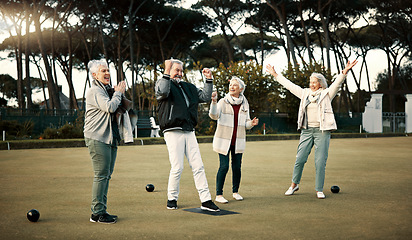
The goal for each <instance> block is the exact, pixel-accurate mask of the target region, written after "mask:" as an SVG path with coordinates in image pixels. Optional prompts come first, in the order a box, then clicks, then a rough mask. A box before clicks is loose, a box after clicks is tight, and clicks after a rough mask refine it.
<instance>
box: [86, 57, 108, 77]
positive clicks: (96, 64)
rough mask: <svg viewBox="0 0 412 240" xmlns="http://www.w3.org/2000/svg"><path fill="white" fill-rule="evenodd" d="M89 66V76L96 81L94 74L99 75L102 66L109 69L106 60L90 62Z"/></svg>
mask: <svg viewBox="0 0 412 240" xmlns="http://www.w3.org/2000/svg"><path fill="white" fill-rule="evenodd" d="M87 66H88V68H89V74H90V76H91V78H92V79H94V77H93V73H97V72H98V71H99V67H100V66H103V67H107V68H108V66H107V62H106V61H105V60H90V61H89V63H88V64H87Z"/></svg>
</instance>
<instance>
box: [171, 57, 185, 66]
mask: <svg viewBox="0 0 412 240" xmlns="http://www.w3.org/2000/svg"><path fill="white" fill-rule="evenodd" d="M170 61H171V62H172V66H170V68H172V67H173V64H180V65H181V66H182V67H183V62H182V61H180V60H178V59H170Z"/></svg>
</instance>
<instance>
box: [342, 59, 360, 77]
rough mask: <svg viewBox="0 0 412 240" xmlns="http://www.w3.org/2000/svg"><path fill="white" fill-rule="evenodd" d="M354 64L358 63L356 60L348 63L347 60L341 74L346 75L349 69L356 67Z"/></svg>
mask: <svg viewBox="0 0 412 240" xmlns="http://www.w3.org/2000/svg"><path fill="white" fill-rule="evenodd" d="M356 63H358V60H356V59H355V60H353V62H350V60H348V62H347V63H346V67H345V69H343V70H342V73H343V74H347V73H348V71H349V70H351V68H352V67H353V66H355V65H356Z"/></svg>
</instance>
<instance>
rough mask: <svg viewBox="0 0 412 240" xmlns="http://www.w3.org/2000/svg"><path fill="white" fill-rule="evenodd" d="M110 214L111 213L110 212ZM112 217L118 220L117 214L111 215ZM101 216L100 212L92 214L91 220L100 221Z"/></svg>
mask: <svg viewBox="0 0 412 240" xmlns="http://www.w3.org/2000/svg"><path fill="white" fill-rule="evenodd" d="M107 214H109V213H107ZM109 215H110V214H109ZM110 216H111V217H112V218H114V219H116V220H117V215H110ZM99 217H100V215H99V214H92V216H91V217H90V222H97V221H99Z"/></svg>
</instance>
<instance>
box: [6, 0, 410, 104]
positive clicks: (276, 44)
mask: <svg viewBox="0 0 412 240" xmlns="http://www.w3.org/2000/svg"><path fill="white" fill-rule="evenodd" d="M411 12H412V2H410V1H408V0H339V1H338V0H267V1H259V0H199V1H197V2H195V3H194V4H193V5H192V6H191V7H190V8H188V9H186V8H183V7H180V1H178V0H116V1H114V0H91V1H83V0H30V1H29V0H3V1H1V3H0V14H1V18H2V20H3V21H4V22H5V23H6V24H7V25H8V26H9V29H8V31H9V35H10V37H8V38H7V39H5V40H4V41H3V43H2V44H1V45H0V50H2V51H5V50H7V51H11V54H10V55H9V57H11V58H14V59H15V62H16V71H17V79H16V80H17V81H15V82H17V84H15V85H13V84H12V85H13V86H10V83H9V82H10V78H9V77H7V76H4V75H2V76H0V81H1V84H0V87H1V91H2V92H3V95H5V93H6V92H8V90H7V89H15V91H13V92H14V93H9V95H7V94H6V96H7V97H16V98H17V100H18V106H19V108H27V109H32V108H33V101H32V98H31V94H32V89H33V88H36V89H43V92H45V89H47V91H48V93H49V98H50V101H48V102H46V101H45V104H47V105H46V108H48V109H60V108H61V106H60V99H59V89H58V87H59V82H58V80H59V81H61V79H57V71H58V69H60V70H61V71H62V72H63V73H64V76H65V78H66V79H65V81H67V84H68V86H69V92H70V94H69V99H70V108H71V109H79V108H82V105H80V104H79V103H78V99H80V98H79V96H80V95H81V98H83V99H84V96H85V92H84V91H83V92H82V93H76V92H75V91H74V84H73V82H74V81H82V82H84V90H86V88H87V86H90V79H89V76H88V75H87V76H86V78H85V79H73V69H79V70H85V71H88V69H87V63H88V61H89V60H91V59H100V58H105V59H106V60H107V61H108V63H109V64H113V65H114V66H115V69H116V76H117V78H116V79H112V81H113V82H114V83H113V84H116V83H117V82H119V81H122V80H126V82H127V84H128V86H129V89H128V91H127V94H128V97H130V98H131V99H132V100H133V105H134V108H135V109H140V110H143V109H154V106H155V105H156V101H155V98H154V92H153V87H154V83H155V81H156V80H157V78H158V77H159V76H160V74H161V72H162V63H163V62H164V60H166V59H170V58H172V57H173V58H178V59H181V60H183V61H184V62H185V63H186V65H187V67H186V71H199V70H200V69H202V68H203V67H210V68H214V69H216V73H215V79H216V88H217V89H219V90H221V91H223V92H224V91H227V78H228V76H229V75H231V74H235V73H236V74H241V75H242V74H243V76H244V77H245V78H247V81H246V83H247V84H248V86H250V87H249V88H247V92H246V93H247V94H248V96H250V98H251V101H250V104H251V107H252V109H255V111H263V110H266V111H272V110H275V109H280V110H281V111H285V112H288V111H295V110H294V109H291V105H294V104H296V103H295V100H292V98H293V97H292V96H288V94H287V91H284V89H282V87H281V86H279V85H277V84H276V82H275V81H274V80H273V79H272V78H271V77H269V76H267V75H266V74H264V68H262V64H263V61H264V60H265V58H266V57H267V56H269V55H270V54H273V53H276V52H278V51H281V52H283V53H284V54H285V55H286V56H287V59H288V63H289V64H288V68H287V69H286V70H285V71H284V73H283V74H284V75H286V76H288V77H290V78H291V79H293V80H294V81H295V82H296V83H298V84H300V85H301V86H306V85H307V81H308V80H307V79H308V75H309V74H310V72H311V71H314V70H316V71H319V72H322V73H323V74H325V75H326V76H327V77H328V78H329V79H331V78H332V77H333V75H332V72H331V66H332V64H333V65H336V66H337V68H338V71H340V70H341V69H343V68H344V66H345V63H346V62H347V61H348V59H349V58H352V59H353V58H361V59H363V61H362V62H361V68H360V70H359V72H354V71H351V72H350V75H351V78H353V79H354V81H355V83H356V87H357V92H356V93H350V92H349V89H348V86H347V84H346V83H344V84H343V86H342V91H341V93H340V95H339V97H338V98H339V99H338V101H336V105H337V108H338V112H349V111H351V112H362V111H363V106H364V103H365V95H367V93H368V92H370V91H371V89H372V88H373V87H372V86H371V82H372V80H373V79H371V77H370V76H369V74H368V68H369V67H370V66H368V63H367V62H366V60H365V59H366V56H367V54H368V53H369V52H370V51H371V50H373V49H381V50H383V51H384V52H385V53H386V59H382V61H387V63H388V65H387V69H386V71H385V72H384V76H383V77H382V76H381V77H380V79H386V80H385V81H386V83H387V84H386V85H385V87H386V86H387V88H388V89H389V90H396V88H398V87H400V88H401V89H402V90H409V89H408V86H410V84H409V83H408V80H405V78H400V77H398V76H400V75H401V74H402V71H403V70H402V63H404V62H407V61H409V60H410V58H411V46H412V44H411V39H412V38H411V32H412V31H411V30H412V25H411V20H412V15H411ZM361 20H362V21H364V22H365V24H364V25H363V26H362V27H358V28H357V27H355V26H354V25H355V23H356V22H358V21H361ZM31 26H34V29H35V31H34V32H30V31H29V30H30V27H31ZM238 26H242V27H248V28H251V29H253V31H251V32H250V33H239V28H238ZM217 30H218V31H219V34H215V35H212V34H211V33H212V32H216V31H217ZM315 52H320V54H315ZM30 64H34V65H35V66H36V67H37V70H38V75H39V76H40V77H39V79H35V78H33V77H31V75H32V73H31V72H30V68H29V65H30ZM43 66H44V67H43ZM235 70H236V71H235ZM126 71H130V72H131V78H130V79H127V78H126V75H125V72H126ZM362 76H366V79H362ZM185 78H186V79H187V75H186V76H185ZM187 80H188V81H190V80H191V79H187ZM365 81H366V82H367V85H368V89H367V91H364V90H361V88H360V86H361V82H365ZM382 81H383V80H382ZM14 87H15V88H14ZM390 96H391V97H390V103H389V107H390V108H391V109H395V100H394V97H392V95H390ZM44 98H45V96H44Z"/></svg>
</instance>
